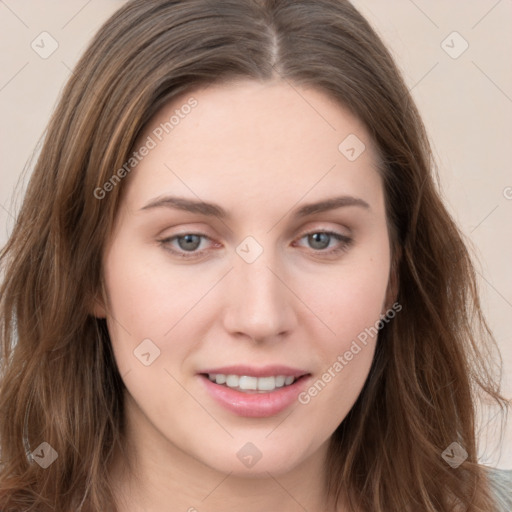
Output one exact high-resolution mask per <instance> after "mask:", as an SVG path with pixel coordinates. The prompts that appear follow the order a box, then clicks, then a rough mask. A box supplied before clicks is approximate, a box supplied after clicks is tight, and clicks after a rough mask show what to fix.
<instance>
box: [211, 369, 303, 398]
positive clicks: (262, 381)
mask: <svg viewBox="0 0 512 512" xmlns="http://www.w3.org/2000/svg"><path fill="white" fill-rule="evenodd" d="M208 378H209V379H210V380H211V381H212V382H215V383H216V384H220V385H223V386H227V387H228V388H231V389H235V390H237V391H241V392H248V393H250V392H261V393H268V392H269V391H274V390H275V389H278V388H282V387H286V386H290V385H291V384H293V383H294V382H295V380H296V378H295V377H293V376H290V375H289V376H285V375H276V376H270V377H255V376H251V375H226V374H224V373H217V374H214V373H209V374H208Z"/></svg>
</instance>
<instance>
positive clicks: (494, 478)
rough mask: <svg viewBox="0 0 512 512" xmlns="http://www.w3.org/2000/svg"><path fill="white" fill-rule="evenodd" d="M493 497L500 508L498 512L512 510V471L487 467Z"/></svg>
mask: <svg viewBox="0 0 512 512" xmlns="http://www.w3.org/2000/svg"><path fill="white" fill-rule="evenodd" d="M485 469H486V470H487V474H488V476H489V482H490V484H491V489H492V492H493V496H495V498H496V503H497V506H498V509H497V512H510V511H511V510H512V469H497V468H491V467H486V468H485Z"/></svg>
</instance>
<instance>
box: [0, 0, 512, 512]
mask: <svg viewBox="0 0 512 512" xmlns="http://www.w3.org/2000/svg"><path fill="white" fill-rule="evenodd" d="M431 168H432V161H431V154H430V149H429V145H428V141H427V137H426V134H425V131H424V127H423V125H422V122H421V120H420V117H419V115H418V112H417V110H416V108H415V106H414V103H413V101H412V99H411V96H410V94H409V92H408V90H407V88H406V87H405V85H404V82H403V80H402V78H401V77H400V74H399V72H398V71H397V68H396V66H395V64H394V63H393V61H392V59H391V57H390V55H389V53H388V52H387V50H386V49H385V47H384V46H383V44H382V42H381V41H380V40H379V38H378V37H377V36H376V34H375V33H374V32H373V30H372V29H371V28H370V26H369V25H368V23H367V22H366V21H365V20H364V19H363V18H362V17H361V15H360V14H359V13H358V12H357V11H356V10H355V9H354V8H353V7H352V6H351V4H349V3H348V2H345V1H334V0H321V1H313V0H301V1H277V0H273V1H271V0H268V1H243V2H240V1H234V0H222V1H218V2H208V1H206V0H188V1H177V2H171V1H167V0H144V1H142V0H135V1H130V2H128V3H127V4H126V5H125V6H124V7H123V8H122V9H120V10H119V11H118V12H117V13H115V14H114V16H113V17H112V18H111V19H110V20H109V21H107V23H106V24H105V25H104V26H103V27H102V28H101V29H100V31H99V32H98V34H97V35H96V37H95V38H94V40H93V41H92V43H91V45H90V46H89V48H88V49H87V51H86V52H85V54H84V56H83V57H82V59H81V60H80V62H79V64H78V65H77V68H76V70H75V72H74V74H73V76H72V78H71V79H70V81H69V83H68V85H67V87H66V89H65V91H64V93H63V97H62V99H61V101H60V103H59V105H58V107H57V109H56V112H55V114H54V116H53V118H52V120H51V122H50V126H49V129H48V133H47V136H46V141H45V145H44V147H43V149H42V152H41V155H40V157H39V160H38V163H37V166H36V168H35V170H34V173H33V175H32V178H31V182H30V185H29V187H28V190H27V194H26V197H25V201H24V204H23V207H22V209H21V212H20V215H19V218H18V221H17V224H16V226H15V229H14V231H13V233H12V236H11V238H10V240H9V242H8V244H7V246H6V248H5V249H4V251H3V253H2V262H3V266H4V267H3V268H4V274H5V277H4V282H3V288H2V299H1V300H2V323H3V331H2V348H3V351H2V358H3V359H2V365H3V376H2V384H1V394H0V411H1V418H0V438H1V453H2V466H1V472H0V506H1V508H2V509H4V510H16V511H18V510H38V511H44V510H55V511H69V510H81V511H96V510H109V511H110V510H115V511H119V512H132V511H142V510H148V511H155V512H158V511H163V510H166V511H169V510H171V511H175V510H176V511H179V510H189V511H194V510H199V511H203V510H209V511H217V510H223V511H226V510H240V509H243V510H245V511H256V510H278V509H279V510H284V511H292V510H293V511H295V510H311V511H313V510H322V511H329V512H331V511H339V512H345V511H382V512H388V511H395V510H396V511H398V510H400V511H402V510H414V511H416V510H422V511H428V512H434V511H436V512H445V511H446V512H447V511H449V510H464V511H471V512H477V511H479V512H480V511H481V512H483V511H486V512H487V511H489V510H494V511H501V510H510V502H511V501H510V500H511V498H510V473H507V472H489V471H488V470H487V469H485V468H484V467H483V466H482V465H480V464H479V463H478V460H477V448H476V436H475V401H476V399H477V397H479V396H481V395H484V396H487V397H488V398H490V399H491V400H493V401H495V402H496V403H498V404H499V405H500V407H502V408H503V410H505V409H506V406H507V402H506V400H505V399H504V398H503V397H502V396H500V393H499V386H498V383H497V382H496V381H495V380H494V377H493V375H492V372H491V368H492V361H491V360H490V359H489V356H488V355H486V356H485V357H484V355H483V354H488V353H487V352H484V350H486V349H488V348H492V346H493V343H494V342H493V339H492V336H491V334H490V332H489V330H488V328H487V325H486V323H485V320H484V318H483V316H482V313H481V309H480V304H479V299H478V296H477V291H476V285H475V276H474V271H473V267H472V264H471V260H470V257H469V255H468V252H467V250H466V248H465V246H464V243H463V241H462V238H461V235H460V232H459V230H458V229H457V227H456V226H455V224H454V222H453V220H452V219H451V217H450V216H449V214H448V212H447V210H446V209H445V207H444V206H443V204H442V202H441V201H440V198H439V193H438V191H437V189H436V187H435V184H434V181H433V177H432V171H431ZM507 479H508V481H507ZM507 507H509V508H507Z"/></svg>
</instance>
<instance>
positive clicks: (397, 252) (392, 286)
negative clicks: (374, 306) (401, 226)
mask: <svg viewBox="0 0 512 512" xmlns="http://www.w3.org/2000/svg"><path fill="white" fill-rule="evenodd" d="M401 259H402V247H401V246H400V245H398V244H397V245H396V246H395V248H394V250H393V260H392V262H391V269H390V272H389V280H388V288H387V290H386V298H385V301H384V310H383V311H382V314H383V315H385V314H386V311H388V310H389V309H390V308H391V306H392V305H393V304H394V303H395V302H396V301H397V299H398V291H399V289H400V275H399V272H398V269H399V266H400V261H401Z"/></svg>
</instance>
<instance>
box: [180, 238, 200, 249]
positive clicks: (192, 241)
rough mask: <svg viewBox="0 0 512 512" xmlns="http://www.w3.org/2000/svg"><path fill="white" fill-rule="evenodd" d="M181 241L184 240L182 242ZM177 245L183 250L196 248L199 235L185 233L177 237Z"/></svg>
mask: <svg viewBox="0 0 512 512" xmlns="http://www.w3.org/2000/svg"><path fill="white" fill-rule="evenodd" d="M182 241H185V242H184V243H182ZM178 242H179V245H180V247H181V249H184V250H194V249H197V247H198V245H199V242H200V240H199V236H198V235H185V236H182V237H180V238H179V239H178Z"/></svg>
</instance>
